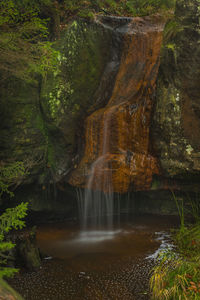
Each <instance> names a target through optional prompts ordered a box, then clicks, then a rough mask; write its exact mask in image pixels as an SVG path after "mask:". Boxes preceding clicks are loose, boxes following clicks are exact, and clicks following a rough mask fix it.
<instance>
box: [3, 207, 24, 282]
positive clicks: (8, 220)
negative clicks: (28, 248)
mask: <svg viewBox="0 0 200 300" xmlns="http://www.w3.org/2000/svg"><path fill="white" fill-rule="evenodd" d="M27 206H28V203H21V204H20V205H18V206H17V207H15V208H8V209H7V210H6V211H5V212H4V213H3V214H2V215H1V216H0V277H4V276H6V277H10V276H12V275H13V274H15V273H16V272H17V269H15V268H8V267H6V264H7V260H8V259H12V257H11V256H10V255H9V251H10V250H12V249H13V248H14V246H15V245H14V244H13V243H11V242H9V241H5V238H6V234H7V233H8V232H9V231H10V230H12V229H16V230H17V229H22V228H23V227H24V226H25V222H24V220H23V219H24V217H25V216H26V214H27V208H28V207H27Z"/></svg>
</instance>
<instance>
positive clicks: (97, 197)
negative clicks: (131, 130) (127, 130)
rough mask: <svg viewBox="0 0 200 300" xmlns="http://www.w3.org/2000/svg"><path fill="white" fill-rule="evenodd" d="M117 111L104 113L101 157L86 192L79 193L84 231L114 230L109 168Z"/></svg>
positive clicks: (88, 182) (96, 161)
mask: <svg viewBox="0 0 200 300" xmlns="http://www.w3.org/2000/svg"><path fill="white" fill-rule="evenodd" d="M115 109H116V108H115V107H112V108H111V109H110V110H109V111H106V112H104V116H103V142H102V147H101V148H102V149H101V155H100V157H98V158H97V159H96V160H95V161H94V163H93V164H92V165H91V171H90V176H89V179H88V181H87V186H86V188H85V190H84V192H80V190H79V192H78V202H79V211H80V219H81V226H82V230H83V231H87V229H95V230H100V229H102V228H104V229H105V228H106V229H107V230H111V229H112V228H113V215H114V197H113V186H112V168H111V167H110V166H109V163H108V158H109V154H110V153H109V152H110V123H111V117H112V114H113V111H114V110H115ZM91 126H92V125H91ZM97 174H98V175H97Z"/></svg>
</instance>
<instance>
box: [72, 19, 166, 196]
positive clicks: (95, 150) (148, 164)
mask: <svg viewBox="0 0 200 300" xmlns="http://www.w3.org/2000/svg"><path fill="white" fill-rule="evenodd" d="M97 22H98V23H100V24H101V25H102V26H103V27H105V26H107V28H109V27H110V30H112V31H114V33H115V37H116V38H118V37H120V40H121V43H122V44H121V45H120V46H121V49H122V50H121V57H120V64H119V67H118V71H117V75H116V79H115V82H114V85H113V90H112V93H111V95H110V97H107V102H108V103H107V105H106V106H105V107H104V108H101V109H99V110H97V111H95V112H94V113H93V114H91V115H90V116H89V117H88V118H87V120H86V126H85V127H86V133H85V139H86V142H85V143H86V146H85V153H84V157H83V158H82V160H81V162H80V164H79V166H78V168H77V169H76V170H75V171H74V172H73V173H72V176H71V178H70V181H69V182H70V183H71V184H72V185H75V186H80V187H85V186H86V184H87V181H88V180H89V181H90V177H91V176H93V177H94V178H95V180H94V181H93V184H92V185H91V188H93V189H100V190H103V191H104V192H108V191H109V186H110V183H109V181H111V185H112V189H113V191H114V192H118V193H125V192H127V191H128V190H130V189H135V190H145V189H149V188H150V187H151V182H152V176H153V174H159V164H158V161H157V158H156V157H155V156H154V155H153V154H152V152H151V142H150V136H149V126H150V120H151V114H152V105H153V95H154V90H155V82H156V78H157V72H158V68H159V54H160V48H161V43H162V31H163V27H164V21H162V20H161V19H159V18H158V17H155V16H154V17H151V18H150V17H146V18H134V19H125V18H124V19H123V18H113V17H111V18H110V17H109V18H108V17H104V18H100V19H98V20H97ZM112 60H113V57H111V61H109V64H112ZM102 81H105V78H104V76H103V78H102ZM100 85H101V86H103V84H100ZM104 94H105V92H104ZM88 177H89V179H88ZM99 183H100V184H99Z"/></svg>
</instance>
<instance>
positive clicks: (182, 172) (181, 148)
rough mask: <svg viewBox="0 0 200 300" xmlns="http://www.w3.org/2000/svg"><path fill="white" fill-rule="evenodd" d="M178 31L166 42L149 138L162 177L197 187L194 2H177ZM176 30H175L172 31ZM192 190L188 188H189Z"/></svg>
mask: <svg viewBox="0 0 200 300" xmlns="http://www.w3.org/2000/svg"><path fill="white" fill-rule="evenodd" d="M175 20H176V22H177V27H178V28H179V30H177V32H175V33H174V34H173V32H172V33H171V38H170V39H168V40H167V41H165V43H164V47H163V50H162V60H161V66H160V72H159V76H158V83H157V92H156V105H155V109H154V116H153V119H154V122H153V125H152V136H153V137H154V146H155V149H156V151H157V153H158V156H159V161H160V165H161V169H162V174H163V176H165V177H166V178H171V179H174V180H178V185H180V188H182V187H181V186H182V185H184V186H185V187H186V186H187V185H191V183H192V185H193V188H194V185H195V181H196V183H197V184H196V185H197V186H198V185H199V183H198V181H199V180H198V177H199V171H200V148H199V147H200V130H199V129H200V114H199V112H200V101H199V99H200V96H199V95H200V85H199V82H200V55H199V54H200V46H199V41H200V34H199V12H198V6H197V4H195V3H194V1H187V3H186V2H185V3H184V2H181V1H179V2H178V3H177V9H176V14H175ZM174 30H175V31H176V29H174ZM190 189H191V187H190Z"/></svg>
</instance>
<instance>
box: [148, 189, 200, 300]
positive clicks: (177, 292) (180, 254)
mask: <svg viewBox="0 0 200 300" xmlns="http://www.w3.org/2000/svg"><path fill="white" fill-rule="evenodd" d="M172 194H173V198H174V200H175V202H176V205H177V209H178V212H179V216H180V221H181V226H180V229H178V230H175V231H174V233H173V236H172V238H173V240H174V244H175V245H176V248H175V250H169V251H165V252H163V253H161V255H160V257H159V258H158V260H157V265H156V267H155V268H154V269H153V274H152V277H151V280H150V287H151V291H152V299H155V300H157V299H158V300H174V299H180V300H185V299H187V300H194V299H196V300H199V299H200V222H199V214H198V213H199V209H198V208H199V205H197V204H196V203H195V204H194V202H193V201H192V202H191V203H192V213H193V212H194V215H193V217H194V219H195V220H196V223H195V224H194V225H192V226H191V225H190V226H187V227H186V226H185V220H184V209H183V201H182V200H178V199H177V197H176V196H175V194H174V193H172Z"/></svg>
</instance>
